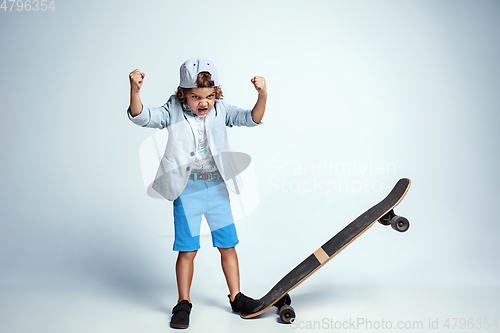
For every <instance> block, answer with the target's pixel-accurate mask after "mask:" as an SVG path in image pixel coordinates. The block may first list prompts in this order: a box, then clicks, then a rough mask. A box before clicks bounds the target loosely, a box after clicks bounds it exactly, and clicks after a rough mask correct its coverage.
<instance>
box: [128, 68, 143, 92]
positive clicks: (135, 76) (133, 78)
mask: <svg viewBox="0 0 500 333" xmlns="http://www.w3.org/2000/svg"><path fill="white" fill-rule="evenodd" d="M145 76H146V74H144V73H142V72H141V71H140V70H138V69H136V70H135V71H133V72H132V73H130V74H129V75H128V78H129V80H130V89H131V90H132V92H139V90H141V87H142V82H143V80H144V77H145Z"/></svg>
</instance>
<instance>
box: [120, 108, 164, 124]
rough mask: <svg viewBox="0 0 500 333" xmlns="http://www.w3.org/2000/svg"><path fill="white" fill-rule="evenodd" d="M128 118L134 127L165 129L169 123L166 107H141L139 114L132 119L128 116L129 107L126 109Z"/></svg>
mask: <svg viewBox="0 0 500 333" xmlns="http://www.w3.org/2000/svg"><path fill="white" fill-rule="evenodd" d="M127 115H128V118H129V119H130V120H131V121H132V122H133V123H134V124H136V125H139V126H142V127H151V128H159V129H162V128H165V127H166V126H167V125H168V123H169V121H170V113H169V112H168V111H167V108H166V105H165V106H160V107H158V108H146V107H144V106H143V107H142V111H141V113H139V114H138V115H137V116H135V117H133V116H132V115H131V114H130V107H129V108H128V109H127Z"/></svg>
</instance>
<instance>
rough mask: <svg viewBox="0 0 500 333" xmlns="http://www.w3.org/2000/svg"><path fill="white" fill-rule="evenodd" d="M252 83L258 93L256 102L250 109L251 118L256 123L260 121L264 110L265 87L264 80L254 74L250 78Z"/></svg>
mask: <svg viewBox="0 0 500 333" xmlns="http://www.w3.org/2000/svg"><path fill="white" fill-rule="evenodd" d="M251 81H252V83H253V85H254V87H255V89H256V90H257V92H258V93H259V97H258V99H257V103H255V106H254V107H253V110H252V119H253V121H255V122H256V123H257V124H259V123H260V122H261V121H262V118H263V117H264V112H266V102H267V88H266V80H265V79H264V78H263V77H261V76H255V77H254V78H252V80H251Z"/></svg>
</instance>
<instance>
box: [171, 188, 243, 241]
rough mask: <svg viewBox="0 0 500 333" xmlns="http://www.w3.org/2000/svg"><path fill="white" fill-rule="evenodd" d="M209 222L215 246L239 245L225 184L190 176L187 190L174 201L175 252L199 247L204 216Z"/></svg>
mask: <svg viewBox="0 0 500 333" xmlns="http://www.w3.org/2000/svg"><path fill="white" fill-rule="evenodd" d="M203 215H205V219H206V220H207V222H208V226H209V227H210V231H211V233H212V244H213V246H214V247H220V248H230V247H233V246H235V245H236V244H238V242H239V241H238V235H237V234H236V228H235V226H234V220H233V213H232V211H231V205H230V202H229V192H228V191H227V188H226V184H225V183H224V181H223V180H221V179H220V178H219V179H217V180H214V181H206V180H192V179H189V180H188V183H187V185H186V188H185V189H184V191H182V193H181V195H180V196H179V197H178V198H177V199H175V200H174V227H175V240H174V251H196V250H198V249H199V248H200V228H201V220H202V216H203Z"/></svg>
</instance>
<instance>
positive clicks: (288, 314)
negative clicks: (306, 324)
mask: <svg viewBox="0 0 500 333" xmlns="http://www.w3.org/2000/svg"><path fill="white" fill-rule="evenodd" d="M280 319H281V321H282V322H283V324H290V323H291V322H292V320H293V319H295V311H294V310H293V308H292V307H291V306H290V305H283V306H282V307H281V308H280Z"/></svg>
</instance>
